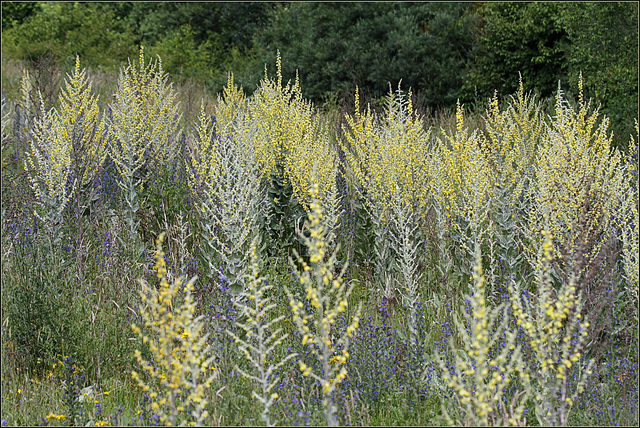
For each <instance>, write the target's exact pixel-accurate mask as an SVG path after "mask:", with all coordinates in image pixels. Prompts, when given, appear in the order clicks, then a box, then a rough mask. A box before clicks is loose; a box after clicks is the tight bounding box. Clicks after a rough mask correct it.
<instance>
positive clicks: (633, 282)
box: [622, 120, 640, 326]
mask: <svg viewBox="0 0 640 428" xmlns="http://www.w3.org/2000/svg"><path fill="white" fill-rule="evenodd" d="M638 136H640V133H639V132H638V121H637V120H636V137H638ZM625 164H626V165H625V166H626V174H627V175H628V179H629V180H630V182H631V183H630V185H629V186H628V188H627V189H628V190H627V202H626V204H625V205H626V210H627V212H628V214H627V218H628V220H627V221H626V222H625V224H623V226H622V261H623V263H624V274H625V280H626V282H627V290H628V293H629V295H630V296H631V299H632V303H633V304H632V305H631V307H632V308H634V311H635V313H634V314H633V315H634V318H635V325H636V326H637V325H638V309H637V308H638V269H639V267H638V231H640V225H639V223H638V145H637V142H636V141H635V140H634V138H633V137H631V142H630V143H629V153H628V154H627V156H626V159H625Z"/></svg>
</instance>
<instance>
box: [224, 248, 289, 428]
mask: <svg viewBox="0 0 640 428" xmlns="http://www.w3.org/2000/svg"><path fill="white" fill-rule="evenodd" d="M250 251H251V270H250V271H249V273H248V274H247V275H246V291H244V292H243V293H241V294H240V296H239V297H240V299H239V301H237V302H234V304H235V305H236V306H237V307H238V308H239V309H240V311H241V314H242V315H241V316H242V317H243V321H244V322H236V325H237V326H238V327H240V328H241V329H242V330H243V331H244V332H245V338H246V339H242V338H240V337H239V336H238V335H236V334H234V333H233V332H231V331H227V333H228V334H229V335H230V336H231V337H232V338H233V339H234V341H235V343H237V344H238V347H239V348H240V351H242V353H243V354H244V355H245V357H246V358H247V361H249V364H250V365H251V366H252V370H251V372H250V373H247V372H245V371H244V370H242V369H241V368H240V367H237V366H236V368H237V370H238V372H239V373H240V374H242V375H243V376H246V377H247V378H249V379H251V380H253V381H255V382H256V383H257V384H258V391H257V392H256V391H255V390H254V391H253V396H254V398H255V399H256V400H257V401H258V402H259V403H260V405H262V419H263V420H264V422H265V423H266V424H267V426H272V425H273V423H272V420H271V417H270V414H269V409H270V407H271V405H272V404H273V403H274V401H275V400H277V399H278V393H277V392H271V391H272V390H273V387H274V386H275V385H276V384H277V383H278V382H279V381H280V378H279V377H278V376H276V374H275V372H276V370H278V368H279V367H281V366H282V365H283V364H285V363H286V362H287V361H289V360H290V359H292V358H294V357H296V356H297V354H295V353H293V354H289V355H287V356H285V357H284V358H282V359H280V360H279V361H274V353H275V352H276V351H277V350H278V349H277V348H278V347H279V346H280V344H281V343H282V341H283V340H285V339H286V338H287V336H288V334H284V335H280V332H281V331H282V329H281V328H279V327H277V325H278V324H279V323H280V322H281V321H282V320H283V319H284V315H282V316H279V317H276V318H273V315H272V313H273V308H275V307H276V305H275V304H274V303H271V299H270V298H268V297H266V293H267V292H268V291H269V290H271V289H272V288H273V285H267V282H266V279H265V278H264V277H261V276H260V268H259V266H258V255H257V245H256V241H255V240H254V242H253V243H252V245H251V250H250ZM270 318H272V319H270Z"/></svg>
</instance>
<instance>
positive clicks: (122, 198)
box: [0, 49, 639, 426]
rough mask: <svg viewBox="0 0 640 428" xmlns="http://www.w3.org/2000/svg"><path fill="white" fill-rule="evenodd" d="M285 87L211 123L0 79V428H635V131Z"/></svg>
mask: <svg viewBox="0 0 640 428" xmlns="http://www.w3.org/2000/svg"><path fill="white" fill-rule="evenodd" d="M280 61H281V59H280V57H279V55H278V59H277V63H276V70H275V73H274V72H273V71H271V70H268V69H265V75H264V78H263V80H262V81H261V82H260V83H259V85H258V89H257V90H256V91H255V93H253V94H249V95H247V94H245V93H244V92H243V91H242V88H239V87H237V86H236V84H235V82H234V80H233V75H232V74H230V75H229V79H228V83H227V86H226V87H225V89H224V91H223V93H222V94H220V95H218V96H217V102H215V103H212V102H211V101H210V100H213V99H215V98H216V97H214V96H211V95H208V94H207V95H206V97H205V96H202V97H201V99H200V100H194V99H193V94H194V93H199V92H198V91H197V90H196V89H193V88H191V89H189V94H185V93H184V90H183V88H184V86H183V87H177V86H174V85H172V83H171V81H170V76H168V75H167V74H166V73H164V71H163V70H162V62H161V59H160V58H157V59H154V60H152V61H149V60H148V58H145V56H144V51H143V50H142V49H141V51H140V56H139V58H138V59H137V61H130V62H129V63H128V64H127V65H124V66H123V67H122V69H121V71H120V74H119V75H118V76H108V75H106V74H104V73H103V74H100V73H98V74H96V73H95V72H88V71H87V70H85V69H82V68H81V62H80V59H79V58H78V59H77V60H76V63H75V67H74V69H73V70H72V71H70V73H69V74H68V75H66V79H65V78H64V76H60V78H58V77H56V76H57V74H56V73H54V72H53V71H52V70H50V69H46V70H45V69H44V67H45V66H47V65H46V64H41V68H42V69H40V70H31V71H27V69H22V68H19V67H18V66H17V65H16V64H13V63H11V64H10V63H5V61H4V60H3V96H2V165H1V167H2V242H1V250H0V255H1V257H2V259H1V261H2V271H1V279H2V319H1V320H0V321H1V328H2V348H1V358H2V376H1V382H2V397H1V399H2V415H1V418H2V425H3V426H4V425H27V424H29V425H98V426H104V425H168V424H171V425H177V424H188V425H263V424H266V425H325V424H328V425H443V424H457V425H525V424H526V425H631V424H634V425H635V424H637V423H638V369H637V367H638V311H637V305H638V274H637V272H638V173H637V171H638V169H637V162H638V153H637V140H638V137H639V136H638V130H637V126H636V135H634V136H631V143H630V145H629V147H630V148H629V150H628V151H627V152H623V151H620V150H618V149H615V148H613V147H612V146H611V133H610V132H609V130H608V119H607V118H606V117H602V116H601V115H600V114H599V112H598V109H597V106H592V105H591V104H590V102H589V101H588V100H584V99H583V97H582V87H581V84H582V83H580V84H579V87H578V88H577V90H578V97H577V99H576V100H575V101H569V100H568V99H567V97H566V96H565V94H564V92H563V89H562V88H559V89H558V92H557V95H556V98H555V99H554V100H551V101H550V102H544V103H543V102H542V101H541V100H538V99H536V97H534V96H533V95H531V94H526V93H524V91H523V84H522V83H521V84H520V88H519V90H518V91H517V92H516V93H515V94H512V95H510V96H507V97H504V98H500V97H499V96H498V94H496V95H495V96H494V97H492V98H491V99H489V100H485V101H486V102H484V101H483V100H479V101H478V106H481V107H478V108H476V109H475V110H474V111H469V109H467V108H466V107H465V106H462V105H458V106H457V108H456V109H455V110H453V111H451V112H445V113H442V112H440V115H439V116H438V118H437V119H436V118H435V117H434V116H432V115H429V117H427V116H425V115H424V114H423V112H422V111H416V110H415V109H414V106H413V97H412V93H411V90H409V91H404V90H403V89H402V88H401V87H400V85H398V88H397V89H396V90H392V89H390V91H389V94H388V96H387V97H385V101H384V103H382V105H381V106H380V108H377V107H376V108H374V107H372V106H370V105H367V106H364V105H360V99H359V94H358V91H357V89H356V91H355V94H356V97H355V103H354V104H355V105H353V106H348V107H345V108H342V109H339V108H337V107H335V106H333V107H331V106H330V105H327V106H324V107H323V108H318V107H316V106H314V105H313V104H311V103H310V102H308V101H307V100H305V99H304V98H303V97H302V95H301V90H300V85H301V84H303V82H300V81H299V80H298V79H297V77H293V81H289V82H287V83H285V82H284V81H283V76H282V71H281V64H280ZM5 70H7V72H9V71H12V70H13V71H12V73H13V74H17V75H14V76H6V78H5ZM47 73H49V74H50V76H49V77H48V78H46V76H47ZM35 76H37V79H36V77H35ZM110 78H111V79H112V81H111V82H107V81H108V80H109V79H110ZM96 80H97V81H96ZM5 81H6V82H7V83H6V86H5ZM42 82H58V83H57V85H58V86H55V87H40V86H42ZM580 82H581V79H580ZM96 87H99V88H103V89H104V88H107V87H108V88H111V90H109V91H106V92H104V90H103V89H99V88H98V90H96ZM5 93H6V94H7V95H8V97H6V96H5ZM185 100H186V101H185ZM186 104H189V105H186ZM198 107H199V110H198ZM198 112H199V114H198Z"/></svg>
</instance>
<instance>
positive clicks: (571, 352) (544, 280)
mask: <svg viewBox="0 0 640 428" xmlns="http://www.w3.org/2000/svg"><path fill="white" fill-rule="evenodd" d="M539 248H540V249H539V251H538V260H537V265H536V271H535V276H536V284H537V286H538V291H537V293H538V298H537V302H530V301H529V300H526V299H523V298H522V296H521V294H520V293H519V292H518V290H516V289H515V287H513V286H512V287H511V304H512V308H513V311H514V314H515V316H516V319H517V324H518V325H519V326H522V328H523V329H524V331H525V334H526V336H527V340H528V342H529V344H530V345H531V348H532V350H533V357H534V359H535V363H536V367H537V370H536V371H533V370H531V368H530V367H529V368H527V369H525V370H522V371H521V376H520V380H521V382H522V384H523V385H524V387H525V388H526V390H527V391H528V393H529V394H530V395H531V396H532V398H533V399H534V402H535V412H536V416H537V418H538V421H539V422H540V423H541V424H543V425H550V426H557V425H561V426H564V425H566V424H567V422H568V418H569V414H570V411H571V408H572V406H573V403H574V402H575V401H576V398H577V397H578V395H579V394H580V393H582V391H583V390H584V385H585V382H586V379H587V378H588V376H589V375H590V374H591V367H592V365H593V361H589V362H588V363H587V364H584V358H582V356H583V353H584V352H585V348H586V338H587V335H588V330H587V329H588V328H589V322H587V321H586V320H585V319H584V318H583V316H582V313H581V312H582V306H583V305H582V299H581V296H582V293H581V292H580V291H578V289H577V287H576V284H575V275H574V276H572V277H571V279H570V281H569V282H562V285H561V287H560V289H559V290H558V291H556V290H555V289H554V288H553V286H552V276H551V266H550V263H551V261H552V260H553V254H554V252H553V235H552V234H551V232H549V231H548V230H543V231H542V245H540V247H539ZM571 373H573V375H574V377H575V379H577V384H576V385H573V386H572V385H570V381H569V379H571V378H572V376H571Z"/></svg>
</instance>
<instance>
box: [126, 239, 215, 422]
mask: <svg viewBox="0 0 640 428" xmlns="http://www.w3.org/2000/svg"><path fill="white" fill-rule="evenodd" d="M164 236H165V234H164V233H162V234H160V236H159V237H158V239H157V240H156V252H155V258H156V265H155V270H156V272H157V275H158V279H159V280H160V286H159V288H158V289H156V288H155V287H150V286H149V285H148V284H146V282H145V281H143V280H140V284H141V285H142V287H143V291H141V293H140V298H141V300H142V302H143V303H144V304H143V306H142V307H141V315H142V319H143V320H144V322H145V327H146V328H148V329H150V331H151V334H150V335H149V336H147V335H145V334H144V332H143V331H142V329H141V328H140V327H139V326H137V325H135V324H132V326H131V328H132V329H133V331H134V332H135V333H136V334H137V335H138V336H139V337H140V338H141V339H142V343H145V344H146V343H148V346H149V350H150V352H151V355H152V356H153V361H152V362H150V361H145V360H144V359H143V357H142V353H141V352H140V350H136V352H135V356H136V360H137V361H138V364H140V366H142V369H143V371H144V372H145V373H146V374H147V375H148V376H149V377H150V378H151V381H150V382H148V383H147V382H145V380H144V379H143V377H142V376H141V375H140V374H138V373H137V372H135V371H133V372H132V377H133V379H134V380H135V381H137V382H138V385H139V386H140V387H141V388H142V389H143V390H144V391H145V392H148V393H149V397H150V399H151V408H152V409H153V411H154V412H155V413H156V414H157V415H158V416H159V418H160V423H162V424H171V425H176V424H177V423H178V422H179V421H191V422H193V423H196V424H198V425H200V424H202V423H203V422H204V421H205V420H206V418H207V416H208V412H207V410H205V407H206V405H207V400H206V399H205V398H204V394H205V391H206V390H207V389H208V388H210V387H211V384H212V382H213V380H214V376H213V375H210V376H209V375H208V373H209V370H210V369H211V368H212V366H211V363H212V361H213V357H209V356H208V355H209V353H210V351H211V350H210V347H209V346H208V345H207V336H203V335H202V328H203V326H204V323H203V317H202V316H199V317H195V316H194V314H195V309H196V304H195V302H194V301H193V296H192V291H193V286H194V284H195V281H196V279H197V277H193V278H191V280H189V282H187V283H186V284H184V279H183V277H179V278H176V279H175V280H174V281H173V282H171V283H169V282H168V281H167V269H166V263H165V260H164V252H163V251H162V243H163V241H164ZM183 285H184V287H183ZM181 291H184V300H183V302H182V304H180V305H178V303H179V301H178V298H177V297H178V293H180V292H181ZM156 388H158V389H156ZM185 413H186V415H185V417H184V419H183V418H182V417H181V415H183V414H185Z"/></svg>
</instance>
